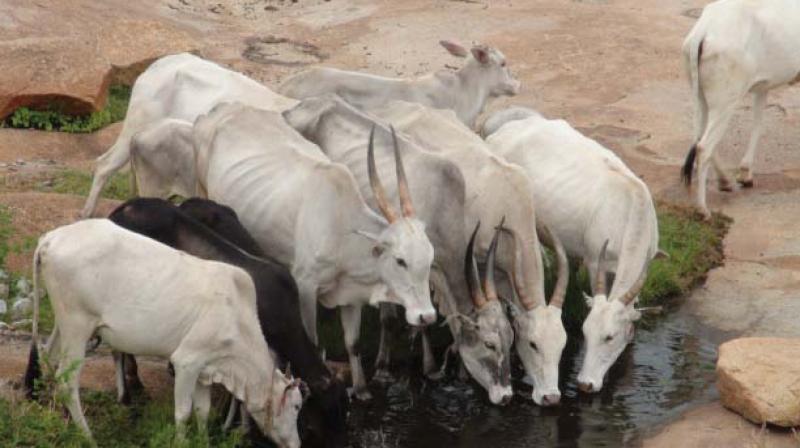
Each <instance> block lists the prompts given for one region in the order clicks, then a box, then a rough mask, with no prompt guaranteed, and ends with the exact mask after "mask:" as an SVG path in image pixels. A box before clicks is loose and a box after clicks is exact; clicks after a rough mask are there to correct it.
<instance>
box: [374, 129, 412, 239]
mask: <svg viewBox="0 0 800 448" xmlns="http://www.w3.org/2000/svg"><path fill="white" fill-rule="evenodd" d="M390 128H391V130H392V145H393V147H394V163H395V167H396V169H397V195H398V196H399V197H400V208H401V212H402V214H403V217H405V218H411V217H413V216H414V206H413V204H412V203H411V193H410V191H409V189H408V180H407V179H406V170H405V168H403V158H402V157H400V149H399V148H398V146H397V135H396V134H395V131H394V126H390ZM367 169H368V172H369V185H370V187H372V194H374V195H375V200H376V201H377V202H378V208H379V209H380V210H381V213H383V216H384V217H385V218H386V220H387V221H389V223H390V224H391V223H393V222H395V221H396V220H397V213H396V212H395V210H394V208H393V207H392V205H391V204H390V203H389V200H388V199H386V191H385V190H384V189H383V184H382V183H381V180H380V178H379V177H378V170H377V168H375V125H372V129H371V130H370V131H369V146H368V148H367Z"/></svg>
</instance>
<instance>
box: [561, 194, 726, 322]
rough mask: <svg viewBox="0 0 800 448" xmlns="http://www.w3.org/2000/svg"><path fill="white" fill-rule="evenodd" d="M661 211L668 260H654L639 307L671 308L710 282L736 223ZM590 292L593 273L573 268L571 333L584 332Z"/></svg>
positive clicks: (567, 317)
mask: <svg viewBox="0 0 800 448" xmlns="http://www.w3.org/2000/svg"><path fill="white" fill-rule="evenodd" d="M656 213H657V215H658V233H659V242H658V244H659V247H660V248H661V249H662V250H663V251H665V252H666V253H667V254H669V258H667V259H658V260H653V262H652V263H651V264H650V269H649V272H648V274H647V282H646V283H645V285H644V288H643V289H642V293H641V294H640V295H639V305H640V306H657V305H668V304H669V303H670V299H673V298H675V297H679V296H682V295H684V294H687V293H688V292H689V291H690V290H691V289H692V288H693V287H694V286H696V285H697V284H698V283H700V282H701V281H703V280H704V279H705V278H706V275H707V274H708V271H710V270H711V269H713V268H714V267H716V266H719V265H720V264H722V261H723V258H724V255H723V251H722V240H723V239H724V238H725V234H726V233H727V232H728V227H729V226H730V222H731V220H730V218H728V217H726V216H724V215H720V214H714V216H713V219H712V220H711V221H710V222H709V221H705V220H703V217H702V216H701V215H700V214H699V213H697V212H695V211H693V210H691V209H687V208H684V207H678V206H675V205H669V204H658V205H657V206H656ZM551 258H552V257H551ZM551 266H552V268H551V269H548V272H547V279H546V283H547V285H548V291H549V290H550V288H552V285H554V284H555V272H554V271H555V266H554V265H552V264H551ZM590 291H591V287H590V282H589V275H588V272H587V271H586V269H585V268H583V267H578V266H576V265H574V264H573V265H572V266H571V269H570V279H569V286H568V288H567V298H566V301H565V304H564V321H565V326H566V327H567V328H568V330H570V331H580V326H581V324H582V322H583V320H584V319H585V318H586V315H587V314H588V313H589V308H588V306H587V305H586V301H585V300H584V294H590Z"/></svg>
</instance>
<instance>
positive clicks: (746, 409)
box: [717, 338, 800, 427]
mask: <svg viewBox="0 0 800 448" xmlns="http://www.w3.org/2000/svg"><path fill="white" fill-rule="evenodd" d="M717 389H719V394H720V399H721V401H722V404H723V405H724V406H725V407H727V408H728V409H731V410H733V411H735V412H737V413H739V414H741V415H742V416H744V417H745V418H747V419H748V420H750V421H752V422H754V423H757V424H763V423H770V424H773V425H777V426H784V427H794V426H800V339H789V338H741V339H735V340H733V341H729V342H726V343H724V344H722V345H721V346H720V348H719V360H718V361H717Z"/></svg>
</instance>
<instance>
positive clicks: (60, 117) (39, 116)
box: [2, 85, 131, 133]
mask: <svg viewBox="0 0 800 448" xmlns="http://www.w3.org/2000/svg"><path fill="white" fill-rule="evenodd" d="M130 97H131V88H130V87H129V86H125V85H113V86H111V87H110V88H109V90H108V102H107V103H106V106H105V107H104V108H103V109H101V110H99V111H97V112H92V113H91V114H89V115H85V116H74V115H68V114H65V113H64V112H63V108H62V107H59V106H56V105H51V106H50V107H48V108H47V109H45V110H32V109H29V108H27V107H20V108H19V109H17V110H15V111H14V112H13V113H12V114H11V115H10V116H9V117H8V118H6V119H5V120H4V121H3V122H2V126H3V127H9V128H17V129H39V130H43V131H61V132H71V133H87V132H94V131H96V130H98V129H100V128H103V127H105V126H107V125H109V124H111V123H115V122H117V121H120V120H122V119H124V118H125V112H126V111H127V110H128V101H129V100H130Z"/></svg>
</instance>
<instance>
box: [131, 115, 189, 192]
mask: <svg viewBox="0 0 800 448" xmlns="http://www.w3.org/2000/svg"><path fill="white" fill-rule="evenodd" d="M130 153H131V172H132V175H133V177H134V179H135V182H136V185H137V186H138V194H139V195H140V196H144V197H153V198H168V197H170V196H172V195H175V194H177V195H181V196H183V197H187V198H188V197H192V196H194V190H195V188H196V186H197V176H196V175H195V172H194V170H195V161H194V143H193V141H192V123H190V122H188V121H184V120H177V119H174V118H165V119H163V120H159V121H156V122H154V123H152V124H151V125H150V126H148V127H145V128H144V130H142V131H141V132H139V133H137V134H135V135H134V136H133V138H132V139H131V143H130Z"/></svg>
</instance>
